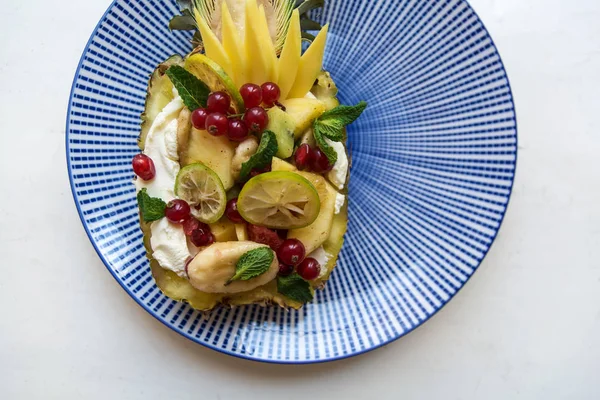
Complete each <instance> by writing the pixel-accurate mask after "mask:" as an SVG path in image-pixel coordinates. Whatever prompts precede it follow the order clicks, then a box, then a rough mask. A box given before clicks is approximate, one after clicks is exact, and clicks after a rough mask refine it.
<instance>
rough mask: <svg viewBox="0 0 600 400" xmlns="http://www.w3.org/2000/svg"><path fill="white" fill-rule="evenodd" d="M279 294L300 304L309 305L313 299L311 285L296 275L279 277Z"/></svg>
mask: <svg viewBox="0 0 600 400" xmlns="http://www.w3.org/2000/svg"><path fill="white" fill-rule="evenodd" d="M277 292H279V293H281V294H282V295H284V296H285V297H288V298H290V299H292V300H294V301H297V302H298V303H308V302H309V301H312V299H313V292H312V289H311V288H310V284H309V283H308V282H307V281H305V280H304V279H302V278H301V277H300V275H298V274H296V273H294V274H291V275H289V276H279V277H277Z"/></svg>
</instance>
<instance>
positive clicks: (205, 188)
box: [175, 163, 227, 224]
mask: <svg viewBox="0 0 600 400" xmlns="http://www.w3.org/2000/svg"><path fill="white" fill-rule="evenodd" d="M175 194H176V195H177V197H179V198H180V199H182V200H185V201H187V202H188V204H189V205H190V208H191V209H192V210H191V211H192V215H193V216H194V217H196V218H197V219H199V220H200V221H202V222H204V223H207V224H212V223H213V222H216V221H218V220H219V218H221V217H222V216H223V213H224V212H225V205H226V204H227V198H226V195H225V189H224V188H223V183H222V182H221V180H220V179H219V177H218V176H217V174H215V172H214V171H213V170H212V169H210V168H208V167H207V166H206V165H204V164H202V163H196V164H190V165H188V166H186V167H185V168H182V169H181V170H180V171H179V174H177V179H176V180H175Z"/></svg>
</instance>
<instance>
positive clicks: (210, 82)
mask: <svg viewBox="0 0 600 400" xmlns="http://www.w3.org/2000/svg"><path fill="white" fill-rule="evenodd" d="M185 69H186V70H188V71H189V72H191V73H192V74H194V75H195V76H196V78H198V79H200V80H201V81H202V82H204V83H205V84H206V86H208V87H209V88H210V90H211V91H213V92H217V91H220V90H222V91H225V92H227V93H229V96H231V106H232V107H233V108H234V109H235V111H236V112H238V113H241V112H243V111H244V109H245V108H244V100H243V99H242V96H241V95H240V92H239V90H238V89H237V87H236V86H235V83H234V82H233V80H232V79H231V78H230V77H229V75H227V73H225V70H224V69H223V68H221V66H219V64H217V63H216V62H214V61H213V60H211V59H210V58H208V57H206V56H205V55H204V54H200V53H196V54H193V55H191V56H189V57H188V58H187V59H186V60H185Z"/></svg>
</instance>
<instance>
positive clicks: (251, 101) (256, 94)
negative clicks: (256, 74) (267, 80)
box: [240, 83, 262, 108]
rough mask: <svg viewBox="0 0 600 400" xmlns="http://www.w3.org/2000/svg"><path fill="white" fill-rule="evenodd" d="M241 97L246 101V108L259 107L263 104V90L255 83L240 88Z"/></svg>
mask: <svg viewBox="0 0 600 400" xmlns="http://www.w3.org/2000/svg"><path fill="white" fill-rule="evenodd" d="M240 95H242V99H244V105H245V106H246V108H252V107H258V106H260V103H262V90H261V89H260V86H258V85H255V84H254V83H246V84H245V85H243V86H242V87H241V88H240Z"/></svg>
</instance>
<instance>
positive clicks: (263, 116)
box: [244, 107, 269, 133]
mask: <svg viewBox="0 0 600 400" xmlns="http://www.w3.org/2000/svg"><path fill="white" fill-rule="evenodd" d="M244 122H245V123H246V126H247V127H248V129H249V130H250V131H251V132H254V133H260V132H262V131H264V130H265V128H266V127H267V124H268V123H269V116H268V115H267V112H266V111H265V109H264V108H262V107H252V108H249V109H248V110H246V113H245V114H244Z"/></svg>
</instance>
